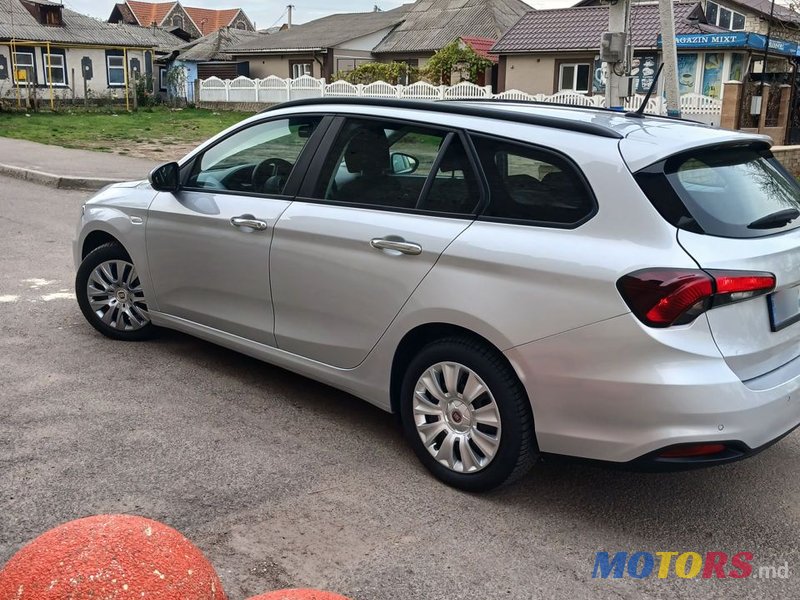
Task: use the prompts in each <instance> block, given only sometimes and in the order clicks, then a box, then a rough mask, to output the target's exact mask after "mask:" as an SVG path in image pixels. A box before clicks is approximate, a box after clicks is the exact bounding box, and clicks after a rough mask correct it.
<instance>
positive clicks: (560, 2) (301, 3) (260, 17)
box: [64, 0, 577, 29]
mask: <svg viewBox="0 0 800 600" xmlns="http://www.w3.org/2000/svg"><path fill="white" fill-rule="evenodd" d="M120 1H122V0H120ZM290 1H291V2H292V4H294V5H295V7H296V8H295V17H294V22H295V23H304V22H305V21H311V20H313V19H318V18H320V17H324V16H325V15H329V14H332V13H334V12H365V11H369V10H372V8H373V7H374V6H375V5H376V4H377V5H378V6H379V7H380V8H382V9H383V10H388V9H390V8H396V7H398V6H400V5H401V4H403V3H404V0H238V2H237V0H181V2H182V4H183V5H184V6H198V7H203V8H233V7H236V8H239V7H241V8H243V9H244V11H245V12H246V13H247V16H248V17H250V19H251V20H253V21H255V22H256V26H257V27H258V28H259V29H266V28H268V27H271V26H273V25H280V24H282V23H284V22H285V21H286V16H285V11H286V5H287V4H289V2H290ZM408 1H410V0H405V2H408ZM524 2H526V3H528V4H530V5H531V6H533V7H535V8H558V7H562V6H570V5H572V4H575V2H577V0H524ZM114 4H116V0H64V5H65V6H66V7H67V8H70V9H72V10H74V11H77V12H80V13H83V14H86V15H91V16H93V17H97V18H99V19H103V20H105V19H108V17H109V15H111V10H112V9H113V8H114Z"/></svg>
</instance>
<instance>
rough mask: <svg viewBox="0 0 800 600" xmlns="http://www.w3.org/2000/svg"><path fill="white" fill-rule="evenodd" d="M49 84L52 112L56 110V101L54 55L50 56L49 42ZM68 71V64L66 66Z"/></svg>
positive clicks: (48, 45) (48, 46)
mask: <svg viewBox="0 0 800 600" xmlns="http://www.w3.org/2000/svg"><path fill="white" fill-rule="evenodd" d="M46 66H47V83H48V85H49V86H50V110H55V108H56V101H55V96H54V92H53V55H52V54H50V42H47V65H46ZM64 69H65V70H66V64H65V65H64Z"/></svg>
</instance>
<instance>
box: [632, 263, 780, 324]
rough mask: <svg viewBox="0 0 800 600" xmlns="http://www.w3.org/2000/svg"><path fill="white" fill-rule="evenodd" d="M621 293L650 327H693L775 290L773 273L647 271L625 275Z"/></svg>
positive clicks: (690, 270) (691, 270) (683, 270)
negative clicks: (714, 312) (708, 315)
mask: <svg viewBox="0 0 800 600" xmlns="http://www.w3.org/2000/svg"><path fill="white" fill-rule="evenodd" d="M617 289H618V290H619V293H620V294H621V295H622V297H623V299H624V300H625V302H626V303H627V304H628V306H629V307H630V309H631V311H632V312H633V314H635V315H636V317H637V318H638V319H639V320H640V321H642V322H643V323H644V324H645V325H649V326H650V327H671V326H673V325H685V324H687V323H691V322H692V321H694V320H695V319H696V318H697V317H698V316H700V315H701V314H703V313H704V312H706V311H707V310H710V309H712V308H715V307H717V306H722V305H724V304H732V303H734V302H741V301H743V300H749V299H750V298H753V297H755V296H761V295H764V294H768V293H770V292H771V291H772V290H774V289H775V276H774V275H773V274H772V273H757V272H751V271H715V270H708V271H702V270H700V269H643V270H641V271H636V272H634V273H630V274H629V275H625V276H624V277H622V278H621V279H620V280H619V281H618V282H617Z"/></svg>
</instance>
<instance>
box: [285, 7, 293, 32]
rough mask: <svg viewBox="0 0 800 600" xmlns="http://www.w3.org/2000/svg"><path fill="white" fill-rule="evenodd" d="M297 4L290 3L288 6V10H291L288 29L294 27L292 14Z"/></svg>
mask: <svg viewBox="0 0 800 600" xmlns="http://www.w3.org/2000/svg"><path fill="white" fill-rule="evenodd" d="M294 9H295V6H294V4H290V5H289V6H287V7H286V10H287V11H288V12H289V21H288V29H291V28H292V14H293V13H294Z"/></svg>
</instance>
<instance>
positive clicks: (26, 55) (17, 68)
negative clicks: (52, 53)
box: [14, 52, 36, 84]
mask: <svg viewBox="0 0 800 600" xmlns="http://www.w3.org/2000/svg"><path fill="white" fill-rule="evenodd" d="M14 82H15V83H22V84H25V83H36V67H35V63H34V61H33V52H14Z"/></svg>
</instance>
